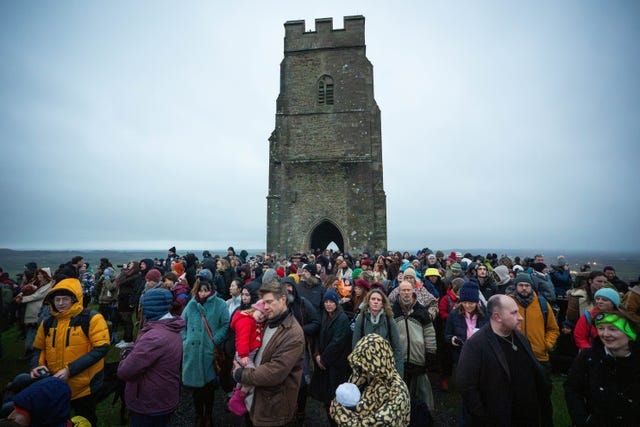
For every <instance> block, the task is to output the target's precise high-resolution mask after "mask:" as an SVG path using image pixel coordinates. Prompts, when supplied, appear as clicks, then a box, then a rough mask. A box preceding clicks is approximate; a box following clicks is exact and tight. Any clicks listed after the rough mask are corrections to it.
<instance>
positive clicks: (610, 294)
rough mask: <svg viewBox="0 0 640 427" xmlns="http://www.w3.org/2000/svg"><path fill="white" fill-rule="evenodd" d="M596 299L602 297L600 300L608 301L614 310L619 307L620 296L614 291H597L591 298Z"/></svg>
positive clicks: (603, 289) (606, 289)
mask: <svg viewBox="0 0 640 427" xmlns="http://www.w3.org/2000/svg"><path fill="white" fill-rule="evenodd" d="M598 297H602V298H606V299H608V300H609V301H611V302H612V303H613V305H615V306H616V308H618V307H619V306H620V294H619V293H617V292H616V291H614V290H613V289H611V288H602V289H599V290H598V292H596V293H595V295H594V296H593V298H594V299H596V298H598Z"/></svg>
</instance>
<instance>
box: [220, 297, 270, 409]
mask: <svg viewBox="0 0 640 427" xmlns="http://www.w3.org/2000/svg"><path fill="white" fill-rule="evenodd" d="M266 319H267V314H266V312H265V308H264V302H263V301H262V300H259V301H258V302H256V303H255V304H253V305H252V306H251V308H250V309H248V310H242V311H237V312H236V314H234V315H233V318H232V319H231V324H230V325H229V326H230V328H231V329H232V330H233V331H234V332H235V334H236V356H235V359H236V361H238V363H240V365H242V367H243V368H247V367H249V368H253V367H255V365H254V363H253V362H254V359H255V357H256V353H258V350H259V349H260V345H262V332H263V330H264V321H265V320H266ZM252 390H253V388H252V387H249V386H243V385H242V384H238V385H237V387H236V389H235V390H234V391H233V396H231V399H229V410H230V411H231V412H233V413H234V414H236V415H244V414H246V413H247V407H246V405H245V403H244V399H245V398H246V397H247V395H248V394H249V393H250V392H251V391H252Z"/></svg>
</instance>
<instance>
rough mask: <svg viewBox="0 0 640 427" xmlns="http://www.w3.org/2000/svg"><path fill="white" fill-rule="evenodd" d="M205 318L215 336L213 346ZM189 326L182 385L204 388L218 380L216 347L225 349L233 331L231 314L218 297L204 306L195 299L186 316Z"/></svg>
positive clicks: (184, 341) (184, 344) (185, 332)
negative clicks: (224, 346) (230, 323)
mask: <svg viewBox="0 0 640 427" xmlns="http://www.w3.org/2000/svg"><path fill="white" fill-rule="evenodd" d="M201 313H202V314H204V316H205V318H206V319H207V323H208V324H209V329H211V333H212V334H213V342H212V341H211V338H210V337H209V333H208V332H207V328H206V327H205V325H204V321H203V320H202V316H201ZM182 318H183V319H184V321H185V323H186V326H185V328H184V329H183V330H182V350H183V351H182V383H183V384H184V385H186V386H189V387H203V386H204V385H205V384H208V383H210V382H211V381H214V380H216V379H217V375H216V370H215V366H214V363H213V352H214V343H215V345H222V343H224V341H225V340H226V338H227V331H228V330H229V310H228V308H227V304H226V303H225V302H224V301H223V300H222V299H221V298H219V297H218V296H216V295H215V294H214V295H211V296H210V297H209V298H207V300H206V301H205V302H204V304H200V303H199V302H198V301H196V299H195V298H192V299H191V300H190V301H189V303H188V304H187V306H186V307H185V308H184V311H183V312H182Z"/></svg>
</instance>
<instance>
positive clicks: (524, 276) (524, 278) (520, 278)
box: [513, 273, 533, 286]
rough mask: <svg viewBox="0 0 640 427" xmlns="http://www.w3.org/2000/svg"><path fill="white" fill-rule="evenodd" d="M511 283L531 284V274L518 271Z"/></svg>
mask: <svg viewBox="0 0 640 427" xmlns="http://www.w3.org/2000/svg"><path fill="white" fill-rule="evenodd" d="M513 283H515V284H516V285H517V284H518V283H528V284H530V285H531V286H533V282H532V281H531V275H530V274H528V273H518V274H517V275H516V278H515V279H514V281H513Z"/></svg>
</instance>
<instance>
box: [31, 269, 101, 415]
mask: <svg viewBox="0 0 640 427" xmlns="http://www.w3.org/2000/svg"><path fill="white" fill-rule="evenodd" d="M45 303H48V304H49V305H50V307H51V316H52V317H51V318H49V319H45V320H44V321H43V322H42V323H40V326H38V332H37V333H36V339H35V341H34V343H33V347H34V350H35V351H36V352H40V353H39V357H38V366H36V367H35V368H33V369H32V370H31V377H32V378H38V377H42V376H48V375H52V376H54V377H57V378H60V379H61V380H64V381H66V382H67V384H68V385H69V388H70V389H71V408H72V409H73V411H74V412H75V413H76V415H81V416H83V417H85V418H86V419H87V420H89V422H91V425H97V424H96V423H97V419H96V403H97V402H96V401H95V399H94V395H93V393H95V392H96V391H97V390H98V389H99V388H100V387H101V386H102V380H103V377H104V372H103V368H104V357H105V356H106V355H107V352H108V351H109V343H110V340H109V330H108V327H107V323H106V322H105V320H104V318H103V317H102V315H101V314H99V313H97V312H95V311H90V310H83V306H82V286H81V284H80V281H79V280H78V279H64V280H62V281H60V282H59V283H57V284H56V285H54V287H53V288H51V290H50V291H49V293H48V294H47V297H46V298H45Z"/></svg>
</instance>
